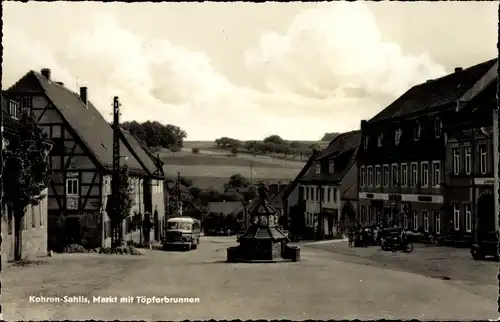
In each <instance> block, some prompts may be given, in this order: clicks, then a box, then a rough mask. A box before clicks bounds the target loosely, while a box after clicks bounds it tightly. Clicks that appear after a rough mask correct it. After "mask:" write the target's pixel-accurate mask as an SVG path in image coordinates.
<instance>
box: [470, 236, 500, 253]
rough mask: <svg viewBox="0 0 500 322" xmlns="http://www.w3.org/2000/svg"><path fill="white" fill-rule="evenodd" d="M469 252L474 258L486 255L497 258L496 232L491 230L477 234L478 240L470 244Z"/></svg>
mask: <svg viewBox="0 0 500 322" xmlns="http://www.w3.org/2000/svg"><path fill="white" fill-rule="evenodd" d="M470 253H471V255H472V258H474V259H475V260H481V259H484V258H485V257H486V256H492V257H493V258H495V259H496V260H499V255H498V233H497V232H494V231H492V232H488V233H485V234H482V235H481V236H478V240H477V241H476V242H475V243H473V244H472V247H471V249H470Z"/></svg>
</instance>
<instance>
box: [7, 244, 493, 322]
mask: <svg viewBox="0 0 500 322" xmlns="http://www.w3.org/2000/svg"><path fill="white" fill-rule="evenodd" d="M235 244H236V242H235V238H234V237H203V238H202V243H201V245H200V248H199V249H197V250H194V251H191V252H163V251H160V250H144V251H143V252H144V253H145V256H126V255H123V256H122V255H100V254H76V255H73V254H69V255H68V254H65V255H55V256H54V257H52V258H49V259H48V262H47V263H45V264H42V265H39V266H27V267H17V268H14V267H6V268H4V269H3V270H2V312H3V315H4V316H3V317H4V318H5V319H6V320H30V319H31V320H35V319H36V320H40V319H45V320H65V319H68V320H75V319H78V320H87V319H95V320H148V321H151V320H200V319H204V320H205V319H219V320H220V319H228V320H230V319H268V320H272V319H291V320H306V319H362V320H364V319H381V318H387V319H421V320H484V319H493V318H495V319H496V318H497V317H498V314H497V313H496V312H497V301H496V300H497V295H498V282H497V279H496V273H495V272H498V266H497V264H496V263H493V262H486V261H485V262H475V261H472V260H469V261H467V260H466V258H465V256H462V255H460V254H462V253H461V252H460V251H459V252H456V254H455V253H454V252H451V251H449V250H448V252H449V253H451V255H449V256H451V259H447V258H446V256H444V255H443V254H442V253H443V249H440V248H438V247H435V250H432V251H431V249H430V248H429V249H425V250H424V248H423V247H416V248H415V251H414V252H413V253H411V254H402V253H401V254H400V253H397V254H392V253H390V252H379V251H378V250H377V249H376V248H375V247H370V248H367V249H359V248H357V249H349V248H348V247H347V245H346V243H343V242H336V243H330V244H328V243H322V244H310V245H302V246H301V247H302V251H301V258H302V260H301V261H300V262H297V263H273V264H228V263H225V257H226V248H227V247H229V246H232V245H235ZM344 244H345V245H344ZM462 251H463V250H462ZM432 252H434V254H435V255H433V256H434V257H432V256H430V254H432ZM403 256H404V257H403ZM418 256H421V257H422V258H424V259H425V258H427V262H426V263H427V264H426V263H423V262H422V261H421V260H418ZM426 256H427V257H426ZM442 257H445V258H444V259H443V258H442ZM432 258H434V259H432ZM438 258H441V259H438ZM429 262H432V263H434V264H432V265H430V264H429ZM439 262H443V263H444V264H443V265H444V267H445V268H444V269H442V270H443V271H439V269H438V270H437V273H436V274H437V275H440V274H442V273H443V274H444V273H446V274H447V277H449V278H450V279H449V280H444V279H441V278H440V277H439V276H437V275H436V276H433V274H434V273H433V272H431V270H432V269H434V266H439ZM453 263H455V264H453ZM466 263H468V264H466ZM433 265H434V266H433ZM464 265H465V266H464ZM467 265H468V266H467ZM416 266H418V267H420V270H419V271H417V269H415V268H414V267H416ZM451 266H453V267H454V268H453V269H451V268H450V267H451ZM485 274H491V275H490V276H489V277H488V276H484V275H485ZM477 275H481V276H480V277H478V276H477ZM488 283H489V284H488ZM35 295H44V296H46V297H49V296H52V297H54V296H60V297H62V296H65V295H66V296H81V297H88V298H89V299H90V301H92V299H93V297H97V296H101V297H104V296H112V297H114V296H117V297H127V296H133V297H134V298H135V296H146V297H149V298H151V297H152V296H157V297H163V296H166V297H194V298H199V303H190V304H185V303H184V304H179V303H178V304H173V303H151V304H149V305H147V304H145V303H138V302H137V300H136V301H134V303H108V304H105V303H91V304H85V303H81V304H78V303H30V301H29V297H30V296H35Z"/></svg>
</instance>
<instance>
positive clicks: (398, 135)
mask: <svg viewBox="0 0 500 322" xmlns="http://www.w3.org/2000/svg"><path fill="white" fill-rule="evenodd" d="M402 133H403V131H402V130H401V129H397V130H396V131H394V145H396V146H397V145H399V142H400V141H401V134H402Z"/></svg>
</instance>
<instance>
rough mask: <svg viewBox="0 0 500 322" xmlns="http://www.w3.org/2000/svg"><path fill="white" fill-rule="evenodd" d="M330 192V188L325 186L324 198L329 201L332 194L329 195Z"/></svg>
mask: <svg viewBox="0 0 500 322" xmlns="http://www.w3.org/2000/svg"><path fill="white" fill-rule="evenodd" d="M330 193H331V189H330V188H326V198H327V200H328V202H330V201H331V200H332V196H331V195H330Z"/></svg>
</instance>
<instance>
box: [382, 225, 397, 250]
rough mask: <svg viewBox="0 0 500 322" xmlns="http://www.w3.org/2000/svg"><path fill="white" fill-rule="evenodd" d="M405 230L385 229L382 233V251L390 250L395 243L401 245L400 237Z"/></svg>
mask: <svg viewBox="0 0 500 322" xmlns="http://www.w3.org/2000/svg"><path fill="white" fill-rule="evenodd" d="M402 231H403V228H400V227H390V228H384V229H382V231H381V232H380V247H381V248H382V250H389V249H391V247H392V246H393V245H394V243H399V236H400V235H401V232H402Z"/></svg>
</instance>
